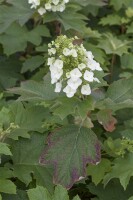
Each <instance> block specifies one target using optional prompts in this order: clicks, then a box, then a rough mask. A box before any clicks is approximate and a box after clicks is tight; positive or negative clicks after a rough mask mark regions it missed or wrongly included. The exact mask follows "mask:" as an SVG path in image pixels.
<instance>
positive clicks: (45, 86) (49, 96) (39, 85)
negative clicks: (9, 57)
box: [8, 74, 59, 101]
mask: <svg viewBox="0 0 133 200" xmlns="http://www.w3.org/2000/svg"><path fill="white" fill-rule="evenodd" d="M8 91H9V92H10V93H14V94H19V95H21V96H20V97H19V98H18V100H20V101H44V100H53V99H55V98H56V97H58V96H59V94H57V93H55V92H54V86H53V85H52V84H51V83H50V76H49V74H48V75H46V76H45V77H44V82H36V81H33V80H29V81H26V82H22V83H21V86H20V87H16V88H12V89H10V90H8Z"/></svg>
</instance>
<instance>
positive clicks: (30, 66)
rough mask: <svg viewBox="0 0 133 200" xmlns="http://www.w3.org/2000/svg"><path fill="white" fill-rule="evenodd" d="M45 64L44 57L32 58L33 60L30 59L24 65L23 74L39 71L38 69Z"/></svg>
mask: <svg viewBox="0 0 133 200" xmlns="http://www.w3.org/2000/svg"><path fill="white" fill-rule="evenodd" d="M43 63H44V57H43V56H34V57H31V58H28V59H27V60H26V61H25V62H24V63H23V67H22V69H21V73H25V72H27V71H30V72H32V71H34V70H35V69H37V68H38V67H40V65H42V64H43Z"/></svg>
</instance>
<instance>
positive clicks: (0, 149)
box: [0, 142, 12, 156]
mask: <svg viewBox="0 0 133 200" xmlns="http://www.w3.org/2000/svg"><path fill="white" fill-rule="evenodd" d="M8 146H9V145H8V144H6V143H3V142H0V154H4V155H10V156H11V155H12V153H11V151H10V149H9V147H8Z"/></svg>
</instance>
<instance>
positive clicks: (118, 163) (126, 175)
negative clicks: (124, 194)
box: [104, 153, 133, 190]
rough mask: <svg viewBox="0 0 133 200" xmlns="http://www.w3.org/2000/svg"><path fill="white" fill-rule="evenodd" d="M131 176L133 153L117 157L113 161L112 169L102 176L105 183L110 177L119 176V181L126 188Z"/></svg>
mask: <svg viewBox="0 0 133 200" xmlns="http://www.w3.org/2000/svg"><path fill="white" fill-rule="evenodd" d="M131 176H133V154H132V153H131V154H129V155H126V156H125V158H117V159H116V160H115V161H114V166H113V168H112V171H111V172H110V173H108V174H107V175H106V176H105V178H104V184H105V185H106V184H107V183H108V182H109V181H110V180H111V179H113V178H119V179H120V183H121V185H122V186H123V188H124V190H126V188H127V185H128V183H129V181H130V178H131Z"/></svg>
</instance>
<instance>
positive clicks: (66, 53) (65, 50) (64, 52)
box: [63, 48, 71, 56]
mask: <svg viewBox="0 0 133 200" xmlns="http://www.w3.org/2000/svg"><path fill="white" fill-rule="evenodd" d="M63 54H64V56H69V55H70V54H71V50H70V49H68V48H64V49H63Z"/></svg>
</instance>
